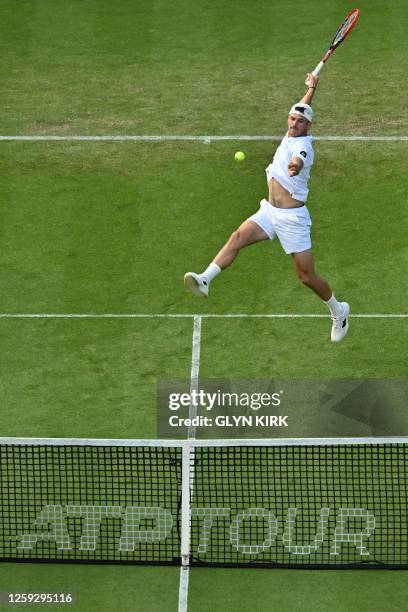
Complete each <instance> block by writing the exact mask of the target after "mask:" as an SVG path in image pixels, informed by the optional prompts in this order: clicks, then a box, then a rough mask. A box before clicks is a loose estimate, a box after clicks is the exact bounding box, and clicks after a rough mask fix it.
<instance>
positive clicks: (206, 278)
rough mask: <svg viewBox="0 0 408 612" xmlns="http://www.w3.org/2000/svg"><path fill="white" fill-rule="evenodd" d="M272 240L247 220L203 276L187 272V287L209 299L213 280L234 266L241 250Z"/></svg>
mask: <svg viewBox="0 0 408 612" xmlns="http://www.w3.org/2000/svg"><path fill="white" fill-rule="evenodd" d="M270 239H271V236H269V235H268V234H267V233H266V231H265V230H263V229H262V228H261V227H260V226H259V225H258V224H257V223H256V222H255V221H252V220H251V219H247V220H246V221H244V222H243V223H242V224H241V225H240V226H239V228H238V229H237V230H235V232H233V233H232V234H231V236H230V237H229V239H228V240H227V242H226V243H225V245H224V246H223V247H222V249H221V250H220V251H219V253H218V254H217V256H216V257H215V258H214V260H213V261H212V262H211V263H210V265H209V266H208V267H207V268H206V270H204V272H202V273H201V274H196V273H195V272H187V274H185V276H184V285H185V287H186V288H187V289H189V290H190V291H191V292H192V293H194V294H195V295H198V296H200V297H207V296H208V288H209V285H210V283H211V281H212V280H213V278H215V277H216V276H217V275H218V274H219V273H220V272H221V271H222V270H224V269H225V268H227V267H228V266H230V265H231V264H232V262H233V261H234V259H235V258H236V256H237V255H238V253H239V251H240V250H241V249H243V248H245V247H247V246H249V245H250V244H254V243H256V242H260V241H261V240H270Z"/></svg>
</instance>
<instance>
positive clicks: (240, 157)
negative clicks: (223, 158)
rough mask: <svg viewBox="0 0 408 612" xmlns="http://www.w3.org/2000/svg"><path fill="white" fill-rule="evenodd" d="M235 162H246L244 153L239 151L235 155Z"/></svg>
mask: <svg viewBox="0 0 408 612" xmlns="http://www.w3.org/2000/svg"><path fill="white" fill-rule="evenodd" d="M234 159H235V161H244V159H245V153H244V152H243V151H237V152H236V153H235V155H234Z"/></svg>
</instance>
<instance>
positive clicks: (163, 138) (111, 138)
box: [0, 134, 408, 144]
mask: <svg viewBox="0 0 408 612" xmlns="http://www.w3.org/2000/svg"><path fill="white" fill-rule="evenodd" d="M282 138H283V134H281V135H280V136H267V135H262V134H260V135H259V136H251V135H245V134H230V135H228V134H226V135H211V134H208V135H197V136H194V135H188V134H185V135H166V134H145V135H143V134H141V135H134V136H132V135H126V134H123V135H120V134H118V135H116V136H115V135H109V134H106V135H101V136H96V135H95V136H80V135H78V136H75V135H72V136H57V135H52V134H50V135H44V136H30V135H26V136H24V135H23V136H11V135H10V136H7V135H6V136H0V141H20V142H27V141H28V142H36V141H45V142H53V141H54V142H55V141H56V142H58V141H62V142H75V141H84V142H98V141H102V142H104V141H105V142H106V141H107V142H171V141H192V142H203V143H204V144H210V143H211V142H219V141H230V140H232V141H234V140H235V141H236V140H242V141H254V142H256V141H264V140H266V141H268V140H269V141H271V140H272V141H280V140H282ZM313 140H322V141H336V142H341V141H345V142H347V141H349V142H384V141H389V142H406V141H408V136H381V135H380V136H347V135H344V136H313Z"/></svg>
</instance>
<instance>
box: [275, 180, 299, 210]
mask: <svg viewBox="0 0 408 612" xmlns="http://www.w3.org/2000/svg"><path fill="white" fill-rule="evenodd" d="M268 186H269V197H268V201H269V203H270V204H272V206H276V208H299V207H300V206H304V202H300V200H295V199H294V198H292V196H291V195H290V193H289V191H288V190H287V189H285V188H284V187H282V185H281V184H280V183H279V181H277V180H276V179H275V178H272V179H271V180H270V181H269V183H268Z"/></svg>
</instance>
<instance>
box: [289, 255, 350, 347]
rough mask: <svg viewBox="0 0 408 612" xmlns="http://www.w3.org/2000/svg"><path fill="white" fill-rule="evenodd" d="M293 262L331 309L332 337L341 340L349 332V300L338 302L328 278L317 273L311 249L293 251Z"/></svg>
mask: <svg viewBox="0 0 408 612" xmlns="http://www.w3.org/2000/svg"><path fill="white" fill-rule="evenodd" d="M292 258H293V264H294V266H295V270H296V273H297V275H298V277H299V279H300V280H301V281H302V283H303V284H304V285H306V287H309V289H312V291H314V292H315V293H316V294H317V295H318V296H319V297H320V298H321V299H322V300H323V301H324V302H326V304H327V306H328V307H329V309H330V312H331V316H332V319H333V325H332V332H331V339H332V341H333V342H339V340H342V339H343V338H344V336H345V335H346V334H347V332H348V326H349V324H348V317H349V313H350V307H349V305H348V304H347V302H338V301H337V300H336V298H335V297H334V294H333V292H332V290H331V289H330V286H329V284H328V282H327V281H326V279H324V278H322V277H321V276H319V275H318V274H316V271H315V267H314V259H313V254H312V250H311V249H307V250H306V251H302V252H301V253H292Z"/></svg>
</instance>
